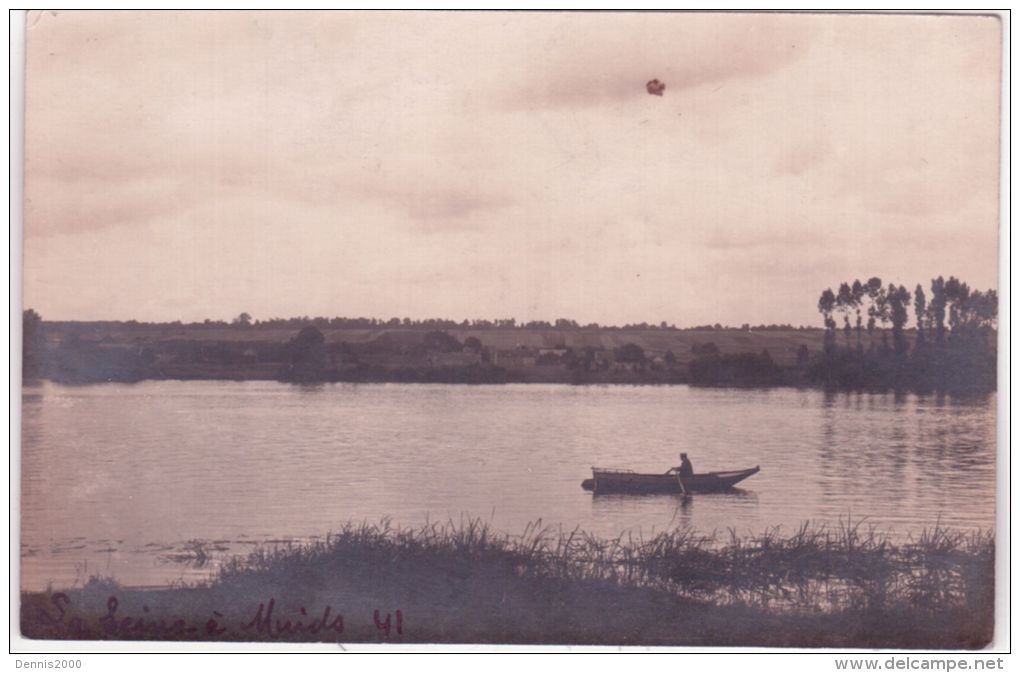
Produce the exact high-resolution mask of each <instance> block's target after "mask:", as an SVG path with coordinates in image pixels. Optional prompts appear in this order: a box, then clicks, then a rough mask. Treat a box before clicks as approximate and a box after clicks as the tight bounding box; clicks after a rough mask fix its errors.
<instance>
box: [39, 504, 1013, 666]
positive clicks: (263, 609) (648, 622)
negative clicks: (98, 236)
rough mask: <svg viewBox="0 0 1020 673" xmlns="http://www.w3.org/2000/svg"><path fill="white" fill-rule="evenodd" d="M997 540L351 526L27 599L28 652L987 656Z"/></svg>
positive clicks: (824, 532) (932, 535)
mask: <svg viewBox="0 0 1020 673" xmlns="http://www.w3.org/2000/svg"><path fill="white" fill-rule="evenodd" d="M993 605H994V538H993V536H992V535H991V534H989V533H974V534H969V535H965V534H962V533H954V532H951V531H948V530H946V529H944V528H942V527H938V526H936V527H935V528H933V529H930V530H927V531H924V532H923V533H922V534H920V535H919V536H917V537H916V538H915V539H910V540H907V541H903V542H893V541H891V540H889V539H888V538H886V537H884V536H882V535H880V534H878V533H876V532H875V531H874V530H873V529H865V528H864V527H863V526H862V524H860V523H857V524H851V523H849V522H847V523H843V524H841V525H840V526H838V527H836V528H824V527H814V526H810V525H807V524H805V525H804V526H802V527H801V528H799V529H797V530H795V531H792V532H789V533H784V532H783V531H781V530H780V529H772V530H769V531H766V532H765V533H762V534H760V535H757V536H752V537H741V536H738V535H736V534H735V533H734V532H730V533H729V534H727V535H713V536H705V535H701V534H699V533H697V532H695V531H692V530H689V529H680V530H675V531H670V532H664V533H660V534H657V535H653V536H650V537H648V538H640V537H633V536H626V537H623V536H621V537H618V538H615V539H604V538H599V537H597V536H594V535H591V534H588V533H585V532H583V531H580V530H574V531H561V530H552V529H549V528H545V527H543V526H542V525H541V523H538V524H535V525H532V526H529V527H528V528H527V530H526V531H525V532H524V534H523V535H519V536H512V535H506V534H501V533H497V532H495V531H494V530H493V529H492V528H491V527H490V526H489V525H487V524H486V523H485V522H483V521H481V520H477V519H465V520H462V521H459V522H452V521H450V522H446V523H445V524H438V523H429V524H426V525H423V526H420V527H418V528H401V527H395V526H392V525H390V524H389V523H388V522H386V521H384V522H382V523H380V524H367V523H362V524H353V523H351V524H347V525H345V526H343V527H342V528H341V529H340V530H339V531H337V532H335V533H333V534H331V535H329V536H328V537H327V538H325V539H323V540H320V541H317V542H312V543H308V544H301V545H287V546H275V547H270V546H264V547H260V548H257V549H256V550H254V551H253V552H252V553H251V554H250V555H248V556H246V557H240V558H232V559H229V560H228V561H226V562H225V563H223V564H222V565H221V566H220V568H219V569H218V571H217V572H216V574H215V576H214V577H212V578H211V579H210V580H209V581H208V582H205V583H202V584H200V585H193V586H180V587H173V588H168V589H159V590H153V589H132V588H122V587H119V586H117V585H116V583H114V582H112V581H110V580H101V579H99V578H93V579H92V580H91V581H90V582H89V583H88V584H86V585H85V586H84V587H82V588H80V589H76V590H73V591H65V592H54V591H48V592H40V593H23V594H22V608H21V628H22V633H23V634H24V635H25V636H26V637H29V638H85V639H93V638H108V639H130V640H149V639H169V640H241V641H265V640H270V641H273V640H289V641H312V642H379V641H389V642H405V643H406V642H416V643H426V642H431V643H505V644H523V643H548V644H605V645H689V646H711V645H716V646H775V647H836V648H845V647H864V648H908V649H942V648H953V649H957V648H960V649H969V648H980V647H982V646H984V645H986V644H987V643H988V642H990V640H991V637H992V629H993Z"/></svg>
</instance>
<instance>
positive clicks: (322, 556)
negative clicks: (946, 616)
mask: <svg viewBox="0 0 1020 673" xmlns="http://www.w3.org/2000/svg"><path fill="white" fill-rule="evenodd" d="M437 572H438V573H443V574H444V575H448V576H453V577H460V578H474V579H477V580H481V581H499V582H503V583H506V582H515V581H520V580H541V581H549V582H558V583H569V584H585V585H592V586H595V585H599V586H616V587H640V588H648V589H655V590H657V591H660V592H666V593H668V594H670V595H672V596H675V597H678V598H682V599H688V600H692V601H697V602H703V603H711V604H716V605H747V606H756V607H762V608H768V609H770V610H781V611H787V610H795V611H814V612H835V611H840V610H848V609H852V610H889V609H894V608H895V609H910V610H914V611H917V610H920V611H931V612H937V611H940V610H946V609H949V608H956V607H972V608H973V607H978V606H982V605H990V602H989V601H991V597H992V595H993V594H994V588H993V577H994V536H993V535H992V534H991V533H989V532H984V533H972V534H964V533H959V532H953V531H950V530H948V529H946V528H944V527H942V526H941V525H938V524H937V525H936V526H935V527H933V528H931V529H927V530H925V531H923V532H922V533H921V534H920V535H919V536H918V537H916V538H911V539H908V540H906V541H902V542H893V541H891V540H890V539H889V538H888V537H886V536H884V535H882V534H880V533H878V532H877V531H876V530H875V529H874V528H864V527H863V523H862V522H860V521H858V522H852V521H850V520H849V519H847V520H845V521H841V522H840V523H839V524H838V525H837V526H835V527H831V528H830V527H826V526H815V525H811V524H809V523H805V524H803V525H801V526H800V527H799V528H797V529H796V530H793V531H792V532H790V533H784V532H783V531H782V530H781V529H780V528H778V527H777V528H771V529H768V530H766V531H765V532H763V533H760V534H758V535H754V536H748V537H741V536H738V535H737V533H736V531H734V530H730V531H729V535H728V536H718V535H707V536H706V535H702V534H699V533H697V532H696V531H694V530H691V529H687V528H681V529H677V530H673V531H668V532H662V533H658V534H655V535H653V536H651V537H649V538H647V539H646V538H643V537H641V536H637V537H635V536H634V535H632V534H625V535H621V536H619V537H616V538H611V539H604V538H600V537H597V536H595V535H592V534H590V533H586V532H584V531H581V530H580V529H574V530H571V531H563V530H559V529H553V528H549V527H546V526H543V524H542V522H541V521H538V522H536V523H533V524H530V525H529V526H528V527H527V528H526V529H525V531H524V532H523V534H521V535H510V534H505V533H498V532H496V531H494V530H493V529H492V528H491V527H490V526H489V524H488V523H487V522H485V521H483V520H481V519H475V518H468V519H462V520H460V521H458V522H454V521H452V520H450V521H447V522H445V523H436V522H430V523H426V524H424V525H422V526H419V527H416V528H406V527H396V526H393V525H392V523H391V522H390V521H389V520H383V521H382V522H380V523H377V524H376V523H367V522H363V523H348V524H346V525H344V526H343V527H342V528H340V529H339V530H338V531H336V532H334V533H331V534H330V535H328V536H327V537H326V538H324V539H322V540H319V541H316V542H311V543H307V544H290V545H285V546H275V547H270V546H262V547H259V548H256V549H255V550H254V551H253V552H252V553H251V554H250V555H248V556H246V557H236V558H232V559H229V560H227V561H226V562H224V563H223V564H222V565H221V567H220V568H219V571H218V574H217V576H216V578H215V581H214V583H215V584H223V585H230V584H235V583H238V582H242V581H250V580H254V579H256V578H258V579H259V580H260V581H263V582H266V581H269V582H273V583H281V584H286V585H295V584H308V583H311V584H322V583H328V581H329V578H330V577H332V576H336V575H350V574H351V573H355V574H357V575H360V576H368V577H371V576H373V575H377V576H381V575H394V574H402V575H403V576H405V577H410V578H413V577H415V576H426V575H428V574H430V573H437Z"/></svg>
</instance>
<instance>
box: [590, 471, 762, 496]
mask: <svg viewBox="0 0 1020 673" xmlns="http://www.w3.org/2000/svg"><path fill="white" fill-rule="evenodd" d="M760 469H761V468H760V466H758V465H755V466H754V467H752V468H750V469H747V470H734V471H732V472H703V473H701V474H693V475H691V476H689V477H680V476H679V475H677V473H676V472H675V471H674V470H670V471H669V472H666V473H665V474H641V473H638V472H633V471H630V470H615V469H613V470H609V469H603V468H598V467H593V468H591V473H592V478H591V479H585V480H584V481H582V482H581V488H583V489H584V490H586V491H592V492H593V493H595V494H599V493H718V492H720V491H726V490H728V489H731V488H733V486H734V485H735V484H737V483H738V482H741V481H743V480H744V479H747V478H748V477H750V476H751V475H753V474H757V473H758V471H759V470H760Z"/></svg>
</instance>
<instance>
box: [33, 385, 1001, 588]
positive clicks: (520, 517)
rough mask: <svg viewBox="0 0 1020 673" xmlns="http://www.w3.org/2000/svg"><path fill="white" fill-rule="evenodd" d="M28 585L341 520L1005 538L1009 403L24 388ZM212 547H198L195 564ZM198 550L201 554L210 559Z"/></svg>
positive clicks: (803, 395)
mask: <svg viewBox="0 0 1020 673" xmlns="http://www.w3.org/2000/svg"><path fill="white" fill-rule="evenodd" d="M22 430H23V437H24V440H23V451H22V500H21V502H22V510H21V525H22V530H21V561H22V576H21V577H22V579H21V584H22V587H23V588H26V589H35V588H42V587H45V586H46V585H47V584H49V583H52V585H53V586H56V587H63V586H71V585H74V584H80V583H82V582H83V581H84V580H85V579H87V578H88V576H90V575H93V574H99V575H104V576H112V577H114V578H116V579H118V580H119V581H121V582H122V583H123V584H127V585H165V584H168V583H170V582H173V581H175V580H179V579H181V578H184V579H188V580H190V579H194V578H196V577H205V576H207V575H208V574H209V573H210V571H211V570H213V569H214V568H215V564H216V562H217V560H218V559H220V558H223V557H224V556H226V555H231V554H243V553H245V552H246V551H247V550H249V549H251V547H252V546H253V545H254V544H255V543H259V542H267V541H268V542H270V543H272V544H276V543H280V542H281V541H287V540H294V541H303V540H309V539H313V538H314V537H315V536H322V535H325V534H326V533H328V532H329V531H330V530H334V529H336V528H337V527H338V526H339V525H340V524H341V523H342V522H345V521H348V520H351V519H353V520H358V521H360V520H368V521H372V522H376V521H379V520H380V519H382V518H383V517H389V518H390V519H392V520H393V522H394V523H397V524H402V525H419V524H422V523H423V522H425V521H426V520H433V521H435V520H447V519H451V518H452V519H453V520H454V521H459V520H460V519H461V517H462V516H477V517H481V518H483V519H486V520H488V521H489V522H490V523H491V524H492V525H493V526H494V527H495V528H497V529H499V530H501V531H506V532H509V533H515V534H516V533H521V532H523V531H524V528H525V526H526V525H527V524H528V523H529V522H533V521H536V520H538V519H541V520H542V522H543V523H544V524H546V525H549V526H553V527H563V528H564V529H568V530H570V529H573V528H575V527H577V526H580V527H581V528H582V529H584V530H588V531H591V532H595V533H598V534H600V535H603V536H613V537H615V536H617V535H619V534H620V533H621V532H624V531H631V532H632V533H633V534H635V535H637V534H643V535H649V534H651V533H653V532H657V531H661V530H666V529H670V528H673V527H677V526H692V527H694V528H697V529H698V530H700V531H703V532H706V533H710V532H712V531H714V530H716V531H719V532H720V533H727V531H728V529H729V528H731V527H732V528H735V529H736V530H737V532H739V533H753V532H760V531H761V530H763V529H765V528H767V527H770V526H777V525H780V526H783V527H784V528H789V527H793V526H796V525H798V524H799V523H801V522H803V521H806V520H811V521H814V522H818V523H824V524H827V525H836V524H837V523H838V522H839V520H840V519H841V518H842V519H844V520H845V519H846V518H847V516H848V515H849V516H851V517H852V518H853V519H854V520H857V519H859V518H863V517H867V519H866V523H867V524H874V525H875V526H877V527H878V529H879V530H881V531H883V532H887V533H890V534H893V535H896V536H905V535H909V534H915V535H916V534H917V533H918V532H920V530H921V529H923V528H925V527H930V526H932V525H934V524H935V523H936V521H938V520H941V522H942V523H943V524H944V525H949V526H952V527H955V528H958V529H973V528H985V529H990V528H992V527H993V524H994V516H995V398H994V396H990V397H983V398H979V399H973V400H959V399H952V398H948V397H939V396H935V395H929V396H917V395H893V394H892V393H889V394H856V393H854V394H826V393H824V392H821V391H816V390H794V389H775V390H736V389H697V388H689V387H686V386H671V387H653V386H634V387H631V386H612V387H574V386H565V385H564V386H561V385H504V386H455V385H436V386H430V385H399V384H371V385H347V384H335V385H322V386H311V387H297V386H290V385H285V384H279V383H272V382H243V383H235V382H175V381H150V382H143V383H139V384H133V385H129V384H104V385H93V386H61V385H57V384H52V383H46V384H42V385H39V386H30V387H26V389H25V391H24V395H23V418H22ZM680 451H686V452H687V453H689V454H690V456H691V458H692V460H693V462H694V466H695V469H696V470H697V471H699V472H700V471H710V470H728V469H739V468H745V467H752V466H754V465H761V467H762V471H761V473H760V474H758V475H756V476H754V477H752V478H751V479H749V480H747V481H745V482H743V483H742V484H741V486H742V487H743V488H742V490H740V491H739V492H736V493H733V494H722V495H697V496H694V497H692V498H688V499H682V498H679V497H677V496H599V497H593V496H592V495H591V494H590V493H588V492H586V491H583V490H582V489H581V487H580V482H581V480H582V479H584V478H586V477H588V476H590V468H591V466H592V465H598V466H614V467H628V468H632V469H637V470H641V471H648V472H662V471H665V470H666V469H667V468H668V467H670V466H671V465H674V464H676V463H677V454H678V453H679V452H680ZM199 549H201V554H199V553H198V552H197V550H199ZM202 555H204V556H205V557H206V558H203V556H202Z"/></svg>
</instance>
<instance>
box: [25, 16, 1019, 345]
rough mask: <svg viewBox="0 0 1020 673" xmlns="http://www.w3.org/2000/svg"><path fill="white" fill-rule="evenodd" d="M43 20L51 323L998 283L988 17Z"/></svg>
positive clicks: (36, 168) (736, 302) (764, 310)
mask: <svg viewBox="0 0 1020 673" xmlns="http://www.w3.org/2000/svg"><path fill="white" fill-rule="evenodd" d="M26 32H27V53H26V59H27V71H26V92H25V133H26V137H25V147H26V150H25V153H26V162H25V211H24V213H25V214H24V227H25V229H24V245H25V250H24V274H25V275H24V292H25V297H24V302H25V306H26V307H31V308H34V309H35V310H36V311H38V312H39V313H40V314H41V315H42V316H43V318H44V319H53V320H111V319H122V320H127V319H137V320H145V321H172V320H183V321H192V320H202V319H205V318H212V319H230V318H232V317H234V316H236V315H238V314H239V313H241V312H247V313H249V314H251V315H252V316H254V317H255V318H256V319H266V318H271V317H290V316H301V315H309V316H317V315H323V316H350V317H354V316H366V317H377V318H390V317H401V318H403V317H411V318H426V317H442V318H452V319H456V320H462V319H465V318H490V319H492V318H508V317H515V318H517V319H518V320H519V321H520V320H554V319H556V318H560V317H565V318H571V319H575V320H577V321H579V322H582V323H588V322H599V323H602V324H624V323H638V322H649V323H656V324H657V323H659V322H660V321H666V322H668V323H674V324H677V325H678V326H692V325H698V324H705V323H716V322H719V323H723V324H733V325H739V324H742V323H745V322H746V323H751V324H759V323H792V324H810V325H814V324H821V318H820V317H819V315H818V313H817V309H816V302H817V299H818V295H819V294H820V293H821V291H822V290H823V289H825V288H826V287H835V286H837V285H838V284H839V283H840V282H842V281H845V280H850V281H852V280H853V279H854V278H860V279H862V280H864V279H866V278H868V277H871V276H879V277H880V278H882V279H883V281H885V282H886V283H889V282H895V283H897V284H901V283H902V284H905V285H907V286H908V287H910V288H913V286H914V285H915V284H916V283H918V282H920V283H923V284H925V285H926V286H927V284H928V283H929V281H930V279H931V278H932V277H934V276H936V275H940V274H942V275H945V276H949V275H956V276H957V277H960V278H961V279H963V280H965V281H967V282H968V283H970V285H971V286H972V287H975V288H979V289H985V288H991V287H995V286H996V283H997V263H998V224H999V212H998V211H999V184H998V181H999V148H1000V138H999V106H1000V97H999V88H1000V60H1001V52H1000V40H1001V25H1000V23H999V21H998V19H996V18H989V17H977V16H970V17H965V16H906V15H899V16H890V15H885V16H881V15H868V16H864V15H833V14H829V15H810V14H789V15H784V14H661V13H645V14H627V13H583V14H582V13H560V12H548V13H501V12H485V13H446V12H433V13H416V12H396V13H367V14H366V13H357V12H350V13H348V12H326V13H316V12H295V13H281V12H271V13H263V12H217V13H213V12H209V13H206V12H180V13H178V12H165V13H150V12H114V13H104V12H69V13H65V12H58V13H52V12H44V13H40V12H32V13H30V14H29V15H28V17H27V28H26ZM651 79H658V80H660V81H661V82H662V83H664V84H665V90H664V91H663V95H662V96H655V95H650V94H649V93H648V91H647V90H646V83H647V82H648V81H649V80H651Z"/></svg>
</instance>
